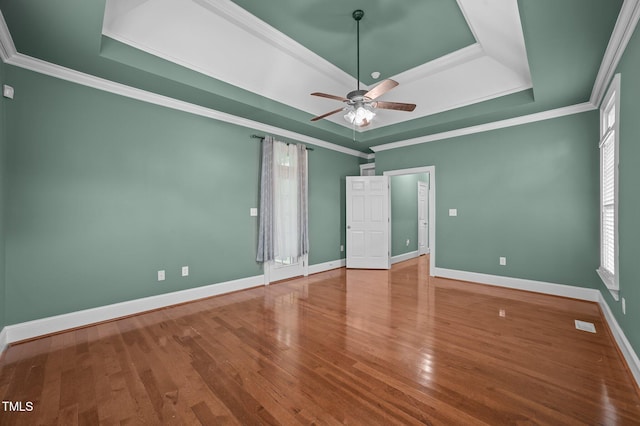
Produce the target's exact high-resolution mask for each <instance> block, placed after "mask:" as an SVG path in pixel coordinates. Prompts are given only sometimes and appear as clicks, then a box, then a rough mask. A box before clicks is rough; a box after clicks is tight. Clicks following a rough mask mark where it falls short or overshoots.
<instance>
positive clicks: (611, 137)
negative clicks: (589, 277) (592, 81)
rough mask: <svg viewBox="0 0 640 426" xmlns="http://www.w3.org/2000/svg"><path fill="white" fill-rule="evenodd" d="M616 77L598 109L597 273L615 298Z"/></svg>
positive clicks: (618, 80)
mask: <svg viewBox="0 0 640 426" xmlns="http://www.w3.org/2000/svg"><path fill="white" fill-rule="evenodd" d="M619 93H620V75H619V74H618V75H616V76H615V77H614V79H613V82H612V83H611V87H610V88H609V91H608V92H607V95H606V96H605V99H604V101H603V103H602V107H601V108H600V117H601V129H600V268H598V274H599V275H600V277H601V278H602V281H603V282H604V284H605V285H606V286H607V288H609V290H611V292H612V294H613V295H614V297H616V298H617V291H618V290H619V284H618V273H617V270H618V265H617V263H618V250H617V247H618V227H617V223H616V222H617V211H616V209H617V194H618V191H617V185H618V182H617V169H618V152H617V151H618V134H619V131H618V122H619V105H620V103H619V99H618V96H619Z"/></svg>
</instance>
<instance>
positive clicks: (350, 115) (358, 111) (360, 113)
mask: <svg viewBox="0 0 640 426" xmlns="http://www.w3.org/2000/svg"><path fill="white" fill-rule="evenodd" d="M345 109H346V110H347V113H346V114H345V115H344V119H345V120H346V121H347V123H349V124H355V125H356V126H362V125H363V124H365V123H370V122H371V120H372V119H373V117H375V115H376V113H375V112H374V110H373V107H372V106H371V105H370V104H363V103H357V104H355V105H349V106H347V107H346V108H345Z"/></svg>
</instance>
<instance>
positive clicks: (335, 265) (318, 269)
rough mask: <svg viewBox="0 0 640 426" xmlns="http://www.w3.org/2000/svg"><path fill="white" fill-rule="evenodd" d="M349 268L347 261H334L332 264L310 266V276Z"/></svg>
mask: <svg viewBox="0 0 640 426" xmlns="http://www.w3.org/2000/svg"><path fill="white" fill-rule="evenodd" d="M346 266H347V260H346V259H338V260H332V261H330V262H325V263H318V264H316V265H309V275H311V274H318V273H320V272H325V271H330V270H332V269H338V268H344V267H346Z"/></svg>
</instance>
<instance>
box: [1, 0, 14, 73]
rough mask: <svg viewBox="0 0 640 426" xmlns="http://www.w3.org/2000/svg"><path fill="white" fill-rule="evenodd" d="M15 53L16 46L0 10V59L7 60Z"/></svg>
mask: <svg viewBox="0 0 640 426" xmlns="http://www.w3.org/2000/svg"><path fill="white" fill-rule="evenodd" d="M16 53H17V51H16V46H15V45H14V44H13V38H11V33H10V32H9V27H7V22H6V21H5V20H4V15H3V14H2V11H1V10H0V59H2V62H7V60H8V59H9V58H11V57H12V56H14V55H15V54H16Z"/></svg>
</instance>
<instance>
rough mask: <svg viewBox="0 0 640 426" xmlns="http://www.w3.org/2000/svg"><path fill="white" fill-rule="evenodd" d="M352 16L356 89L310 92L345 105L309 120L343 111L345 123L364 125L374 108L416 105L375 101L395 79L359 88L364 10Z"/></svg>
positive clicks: (375, 75) (410, 108) (375, 74)
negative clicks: (341, 93) (337, 92)
mask: <svg viewBox="0 0 640 426" xmlns="http://www.w3.org/2000/svg"><path fill="white" fill-rule="evenodd" d="M352 16H353V19H354V20H355V21H356V90H354V91H352V92H349V93H348V94H347V96H346V97H342V96H335V95H330V94H327V93H322V92H313V93H312V94H311V95H312V96H320V97H321V98H328V99H334V100H337V101H341V102H345V103H347V105H346V106H345V107H344V108H338V109H336V110H334V111H330V112H327V113H325V114H322V115H318V116H316V117H313V118H312V119H311V121H318V120H320V119H323V118H326V117H329V116H330V115H333V114H338V113H340V112H344V119H345V120H346V121H347V123H349V124H351V125H355V126H358V127H365V126H368V125H369V124H371V120H372V119H373V117H375V115H376V113H375V110H376V108H381V109H393V110H397V111H413V110H414V109H415V107H416V106H415V104H405V103H401V102H381V101H376V99H377V98H379V97H380V96H382V95H384V94H385V93H387V92H388V91H389V90H391V89H393V88H394V87H396V86H397V85H398V82H397V81H394V80H392V79H386V80H384V81H382V82H380V83H378V84H377V85H376V86H375V87H374V88H373V89H368V90H361V89H360V20H361V19H362V18H363V17H364V12H363V11H362V10H360V9H358V10H354V11H353V14H352ZM371 75H372V77H373V78H378V77H380V73H379V72H377V71H376V72H373V73H371Z"/></svg>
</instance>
